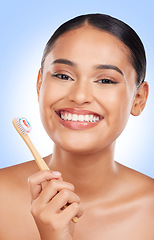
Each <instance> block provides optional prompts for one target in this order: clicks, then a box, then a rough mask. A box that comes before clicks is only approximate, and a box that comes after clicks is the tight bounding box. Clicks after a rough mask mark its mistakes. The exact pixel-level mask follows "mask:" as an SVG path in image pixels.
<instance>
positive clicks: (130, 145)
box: [0, 0, 154, 177]
mask: <svg viewBox="0 0 154 240" xmlns="http://www.w3.org/2000/svg"><path fill="white" fill-rule="evenodd" d="M96 12H100V13H105V14H109V15H112V16H114V17H117V18H119V19H121V20H123V21H124V22H126V23H128V24H129V25H130V26H132V27H133V28H134V29H135V31H136V32H137V33H138V34H139V36H140V37H141V39H142V41H143V42H144V45H145V49H146V52H147V60H148V66H147V75H146V81H148V82H149V85H150V94H149V99H148V102H147V105H146V108H145V110H144V112H143V113H142V114H141V116H139V117H130V119H129V123H128V125H127V127H126V129H125V131H124V132H123V134H122V135H121V136H120V138H119V139H118V141H117V149H116V152H115V160H116V161H118V162H121V163H122V164H124V165H126V166H128V167H131V168H133V169H136V170H137V171H140V172H142V173H144V174H147V175H149V176H151V177H154V163H153V161H154V138H153V136H154V106H153V105H154V79H153V75H154V27H153V26H154V3H153V0H151V1H150V0H147V1H138V0H137V1H134V0H129V1H123V0H116V1H111V0H108V1H100V0H95V1H84V0H78V1H70V0H68V1H66V0H65V1H51V0H50V1H49V0H44V1H40V0H37V1H36V0H31V1H30V0H29V1H24V0H23V1H21V0H20V1H17V0H14V1H7V0H6V1H3V2H2V1H1V4H0V29H1V33H0V54H1V55H0V110H1V118H0V121H1V134H0V143H1V144H0V153H1V159H0V168H2V167H7V166H10V165H14V164H18V163H22V162H25V161H29V160H31V159H32V155H31V153H30V152H29V150H28V149H27V146H26V145H25V143H24V142H23V140H22V139H21V137H20V136H19V135H18V134H17V132H16V131H15V129H14V127H13V125H12V123H11V122H12V119H13V118H14V117H18V116H24V117H26V118H27V119H28V120H29V122H30V123H31V125H32V128H33V130H32V133H31V134H30V137H31V139H32V141H33V143H34V145H35V146H36V148H37V149H38V150H39V152H40V154H41V155H42V156H45V155H47V154H49V153H51V152H52V148H53V143H52V142H51V140H50V139H49V137H48V136H47V135H46V133H45V131H44V129H43V127H42V124H41V121H40V117H39V109H38V103H37V94H36V79H37V72H38V69H39V67H40V61H41V57H42V53H43V49H44V46H45V44H46V42H47V40H48V39H49V37H50V36H51V34H52V33H53V31H54V30H55V29H56V28H57V27H58V26H59V25H60V24H61V23H63V22H64V21H66V20H68V19H70V18H72V17H75V16H76V15H80V14H85V13H96Z"/></svg>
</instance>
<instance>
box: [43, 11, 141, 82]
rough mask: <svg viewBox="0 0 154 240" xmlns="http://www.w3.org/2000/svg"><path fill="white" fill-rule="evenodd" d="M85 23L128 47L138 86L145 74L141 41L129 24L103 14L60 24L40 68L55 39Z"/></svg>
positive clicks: (84, 16) (82, 16)
mask: <svg viewBox="0 0 154 240" xmlns="http://www.w3.org/2000/svg"><path fill="white" fill-rule="evenodd" d="M85 23H87V24H88V25H90V26H93V27H95V28H98V29H101V30H103V31H106V32H108V33H110V34H112V35H114V36H115V37H117V38H118V39H120V40H121V41H122V42H123V43H124V44H125V45H126V46H127V47H128V49H129V50H130V52H131V57H132V59H131V61H132V65H133V67H134V69H135V70H136V73H137V86H140V84H141V83H142V82H143V81H144V79H145V74H146V55H145V49H144V46H143V43H142V41H141V39H140V38H139V36H138V35H137V33H136V32H135V31H134V30H133V29H132V28H131V27H130V26H129V25H127V24H126V23H124V22H122V21H120V20H118V19H116V18H113V17H111V16H109V15H105V14H86V15H81V16H78V17H75V18H73V19H71V20H69V21H67V22H65V23H64V24H62V25H61V26H60V27H59V28H58V29H57V30H56V31H55V32H54V34H53V35H52V36H51V38H50V39H49V41H48V42H47V44H46V47H45V49H44V53H43V57H42V62H41V68H42V69H43V65H44V61H45V58H46V56H47V55H48V53H49V52H50V50H51V47H52V46H53V44H54V43H55V41H56V39H57V38H58V37H59V36H61V35H62V34H64V33H65V32H68V31H70V30H73V29H76V28H79V27H81V26H83V25H84V24H85Z"/></svg>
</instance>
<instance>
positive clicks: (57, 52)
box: [0, 14, 154, 240]
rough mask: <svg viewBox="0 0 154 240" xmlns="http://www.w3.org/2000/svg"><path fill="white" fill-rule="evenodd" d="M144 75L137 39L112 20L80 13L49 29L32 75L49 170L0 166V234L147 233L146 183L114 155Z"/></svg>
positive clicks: (136, 109) (151, 196) (151, 234)
mask: <svg viewBox="0 0 154 240" xmlns="http://www.w3.org/2000/svg"><path fill="white" fill-rule="evenodd" d="M145 71H146V57H145V51H144V47H143V44H142V42H141V40H140V38H139V37H138V36H137V34H136V33H135V32H134V31H133V30H132V29H131V28H130V27H129V26H128V25H126V24H125V23H123V22H121V21H119V20H117V19H115V18H112V17H110V16H107V15H102V14H89V15H83V16H79V17H76V18H74V19H72V20H70V21H68V22H66V23H64V24H63V25H62V26H60V28H59V29H58V30H57V31H56V32H55V33H54V34H53V36H52V37H51V38H50V40H49V41H48V43H47V45H46V48H45V51H44V55H43V59H42V64H41V69H40V71H39V74H38V80H37V93H38V100H39V106H40V115H41V119H42V123H43V125H44V128H45V130H46V131H47V133H48V135H49V137H50V138H51V139H52V140H53V141H54V151H53V154H52V155H50V156H48V157H46V158H45V161H46V162H47V164H48V166H49V167H50V169H51V171H38V168H37V166H36V164H35V162H34V161H31V162H28V163H24V164H20V165H17V166H13V167H10V168H7V169H3V170H1V179H2V180H1V182H2V183H1V192H2V197H1V200H0V201H1V204H0V206H1V219H4V220H3V223H2V224H1V226H0V232H1V239H2V240H4V239H7V240H9V239H22V240H27V239H33V240H35V239H36V240H38V239H42V240H49V239H52V240H71V239H77V240H79V239H80V240H82V239H84V240H86V239H88V240H91V239H97V240H100V239H105V240H110V239H118V240H119V239H132V240H137V239H140V240H142V239H144V240H145V239H148V240H152V239H154V229H153V219H154V211H153V210H154V203H153V202H154V193H153V192H154V191H153V190H154V185H153V179H151V178H150V177H148V176H145V175H143V174H141V173H139V172H136V171H134V170H132V169H129V168H127V167H125V166H123V165H121V164H119V163H117V162H115V161H114V149H115V142H116V139H117V137H118V136H119V135H120V134H121V132H122V131H123V129H124V128H125V126H126V123H127V121H128V118H129V116H130V114H132V115H134V116H138V115H139V114H140V113H141V112H142V111H143V109H144V107H145V104H146V100H147V97H148V83H147V82H145V81H144V78H145ZM126 154H127V153H126ZM124 157H125V156H124ZM27 179H29V186H30V191H29V188H28V186H27V185H28V184H27ZM43 182H45V186H44V187H42V183H43ZM75 216H77V217H78V218H79V220H78V222H77V223H73V221H72V219H73V218H74V217H75Z"/></svg>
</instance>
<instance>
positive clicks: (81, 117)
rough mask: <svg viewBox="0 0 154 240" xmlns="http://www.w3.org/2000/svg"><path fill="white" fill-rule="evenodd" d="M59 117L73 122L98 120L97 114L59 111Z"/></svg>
mask: <svg viewBox="0 0 154 240" xmlns="http://www.w3.org/2000/svg"><path fill="white" fill-rule="evenodd" d="M60 117H61V119H63V120H65V121H74V122H77V121H79V122H98V121H99V119H100V118H99V116H94V115H92V114H90V115H78V114H71V113H67V112H62V113H60Z"/></svg>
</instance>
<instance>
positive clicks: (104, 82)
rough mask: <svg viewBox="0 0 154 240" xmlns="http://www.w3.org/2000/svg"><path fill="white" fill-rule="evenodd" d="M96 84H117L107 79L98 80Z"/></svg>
mask: <svg viewBox="0 0 154 240" xmlns="http://www.w3.org/2000/svg"><path fill="white" fill-rule="evenodd" d="M96 82H98V83H101V84H117V82H115V81H112V80H111V79H107V78H104V79H101V80H98V81H96Z"/></svg>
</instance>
